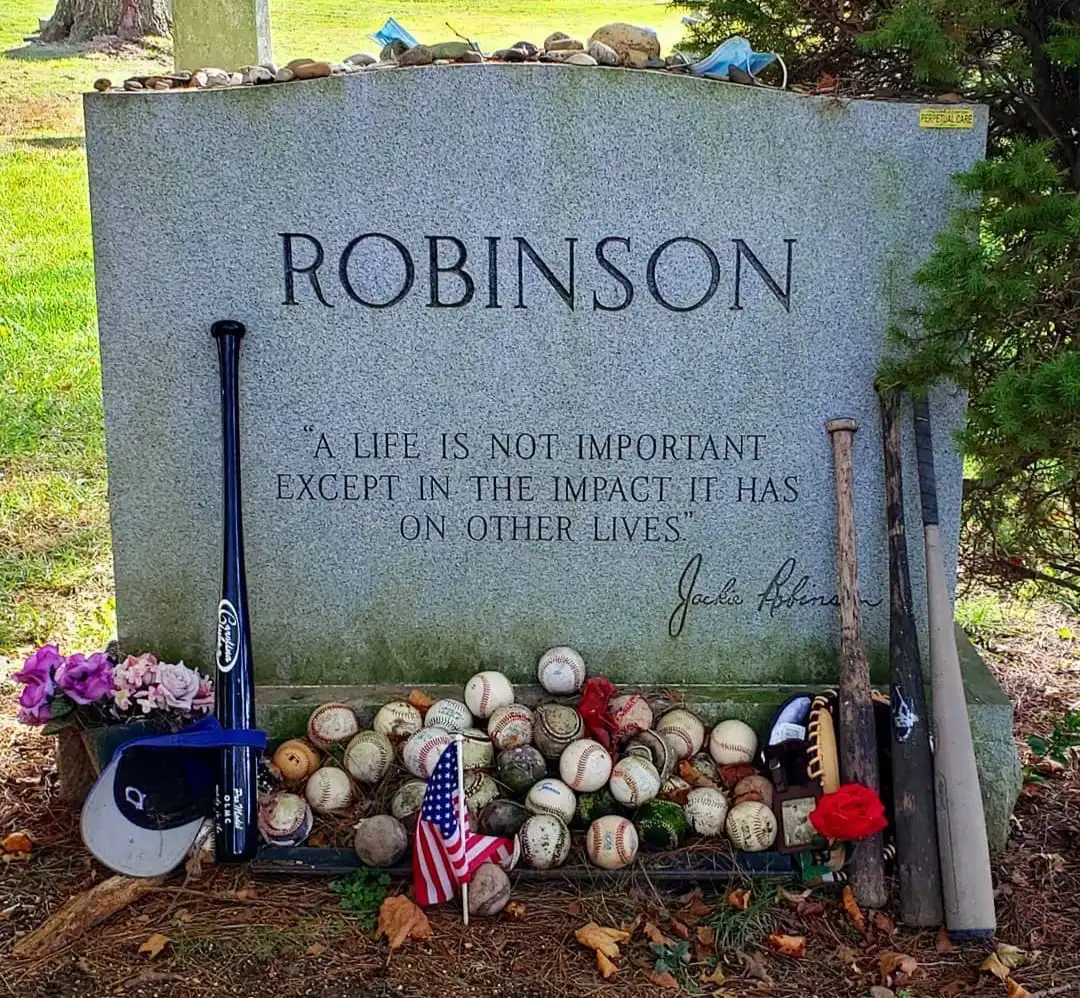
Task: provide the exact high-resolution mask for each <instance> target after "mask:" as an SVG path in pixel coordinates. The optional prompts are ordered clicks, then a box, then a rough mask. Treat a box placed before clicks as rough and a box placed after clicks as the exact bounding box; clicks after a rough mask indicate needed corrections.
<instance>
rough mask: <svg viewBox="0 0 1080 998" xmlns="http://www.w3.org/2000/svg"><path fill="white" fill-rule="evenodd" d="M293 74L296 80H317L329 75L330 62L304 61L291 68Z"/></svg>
mask: <svg viewBox="0 0 1080 998" xmlns="http://www.w3.org/2000/svg"><path fill="white" fill-rule="evenodd" d="M293 75H294V76H295V77H296V78H297V79H298V80H318V79H321V78H322V77H324V76H329V75H330V63H328V62H304V63H301V64H300V65H299V66H296V67H294V68H293Z"/></svg>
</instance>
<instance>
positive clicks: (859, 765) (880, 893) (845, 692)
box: [825, 419, 887, 908]
mask: <svg viewBox="0 0 1080 998" xmlns="http://www.w3.org/2000/svg"><path fill="white" fill-rule="evenodd" d="M856 426H857V424H856V423H855V420H854V419H830V420H829V421H828V422H827V423H826V424H825V428H826V429H827V430H828V431H829V436H830V437H832V447H833V467H834V471H835V479H836V596H837V602H838V606H839V610H840V685H839V700H840V703H839V708H840V710H839V713H840V718H839V720H840V732H839V740H840V776H841V779H842V780H843V781H844V782H845V783H861V784H862V785H863V786H866V787H870V788H871V789H873V790H874V791H877V790H878V789H879V784H878V763H877V739H876V738H875V735H874V706H873V702H872V701H871V699H870V673H869V670H868V668H867V665H866V653H865V652H864V651H863V645H862V624H861V621H860V614H859V570H858V549H857V546H856V540H855V470H854V466H853V461H852V452H851V451H852V449H851V442H852V437H854V435H855V430H856ZM851 886H852V888H853V889H854V891H855V897H856V898H857V899H858V901H859V903H860V904H863V905H865V906H867V907H868V908H880V907H881V906H882V905H884V904H885V902H886V900H887V896H886V891H885V870H884V864H883V860H882V851H881V835H880V834H878V835H874V836H872V837H871V838H868V839H862V840H861V841H859V842H856V843H855V845H854V848H853V850H852V854H851Z"/></svg>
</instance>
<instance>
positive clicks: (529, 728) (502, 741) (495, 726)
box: [488, 703, 533, 751]
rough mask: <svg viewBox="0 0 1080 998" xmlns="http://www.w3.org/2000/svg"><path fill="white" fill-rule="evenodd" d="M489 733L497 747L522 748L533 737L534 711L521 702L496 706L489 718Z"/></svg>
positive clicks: (500, 748)
mask: <svg viewBox="0 0 1080 998" xmlns="http://www.w3.org/2000/svg"><path fill="white" fill-rule="evenodd" d="M488 735H489V736H490V738H491V741H492V743H493V744H494V745H495V748H497V749H499V750H500V751H502V750H503V749H512V748H521V746H522V745H530V744H531V743H532V739H533V713H532V711H531V710H529V708H528V707H523V706H522V705H521V704H519V703H511V704H507V705H506V706H505V707H496V708H495V709H494V710H493V711H492V712H491V717H490V718H489V719H488Z"/></svg>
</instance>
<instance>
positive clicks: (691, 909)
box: [680, 895, 712, 920]
mask: <svg viewBox="0 0 1080 998" xmlns="http://www.w3.org/2000/svg"><path fill="white" fill-rule="evenodd" d="M680 914H682V915H685V916H686V917H687V918H688V919H691V920H695V919H698V918H704V917H705V916H706V915H711V914H712V908H711V907H709V905H707V904H706V903H705V902H704V901H702V899H701V896H700V895H697V896H695V897H693V898H691V899H690V903H689V904H688V905H686V907H684V908H683V909H682V910H681V911H680Z"/></svg>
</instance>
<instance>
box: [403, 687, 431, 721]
mask: <svg viewBox="0 0 1080 998" xmlns="http://www.w3.org/2000/svg"><path fill="white" fill-rule="evenodd" d="M407 699H408V702H409V703H410V704H411V705H412V706H413V707H415V708H416V709H417V710H418V711H420V713H421V714H422V715H423V714H426V713H427V712H428V708H429V707H430V706H431V705H432V704H433V703H434V702H435V700H434V698H433V697H429V696H428V695H427V694H426V693H425V692H424V691H423V690H411V691H410V692H409V696H408V698H407Z"/></svg>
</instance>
